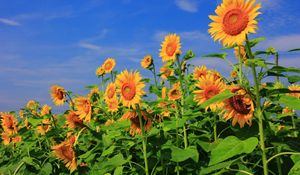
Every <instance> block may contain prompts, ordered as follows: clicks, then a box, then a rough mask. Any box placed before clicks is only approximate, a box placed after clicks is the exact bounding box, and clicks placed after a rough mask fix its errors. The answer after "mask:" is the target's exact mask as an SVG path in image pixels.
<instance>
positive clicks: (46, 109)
mask: <svg viewBox="0 0 300 175" xmlns="http://www.w3.org/2000/svg"><path fill="white" fill-rule="evenodd" d="M50 112H51V107H50V106H48V105H44V106H43V107H42V109H41V115H48V114H50Z"/></svg>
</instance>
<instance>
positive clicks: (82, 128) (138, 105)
mask: <svg viewBox="0 0 300 175" xmlns="http://www.w3.org/2000/svg"><path fill="white" fill-rule="evenodd" d="M260 9H261V4H260V3H256V2H255V0H246V1H245V0H223V2H222V3H221V4H220V5H219V6H218V7H217V8H216V10H215V13H216V14H215V15H210V16H209V18H210V19H211V20H212V22H211V23H210V24H209V29H208V32H209V33H210V34H211V37H212V38H213V39H214V40H215V41H220V43H221V44H222V45H223V49H222V51H220V53H214V54H209V55H205V56H204V57H211V59H214V58H217V59H223V60H224V63H228V64H230V66H231V67H232V72H231V76H230V77H224V76H223V75H222V74H221V73H219V72H218V71H217V70H212V69H209V68H207V67H206V66H205V65H202V66H194V65H191V64H189V61H190V60H192V59H194V58H195V54H194V53H193V51H191V50H188V51H187V52H186V53H183V52H182V51H181V49H182V48H181V47H182V46H181V41H180V36H178V35H177V34H169V35H167V36H165V39H164V41H162V44H161V49H160V50H159V57H160V58H159V59H162V61H163V62H164V65H163V66H161V67H160V68H159V69H157V67H156V66H155V62H156V61H157V59H158V58H157V59H156V58H153V57H152V56H151V55H146V56H145V57H144V58H143V59H141V69H146V70H148V71H150V72H151V73H152V74H153V78H151V79H146V78H143V77H142V75H141V74H140V73H139V71H138V70H123V71H121V72H118V71H116V70H114V67H115V65H116V64H117V63H116V60H115V59H114V58H107V59H106V60H105V62H104V63H103V64H102V65H101V66H99V68H98V69H97V70H96V71H95V72H96V76H97V77H98V78H99V83H98V82H96V83H98V85H90V86H87V88H89V89H90V93H89V94H87V95H84V96H82V95H77V94H76V93H74V92H70V91H68V90H67V89H65V88H64V87H62V86H60V85H53V86H52V87H51V88H50V96H49V98H50V97H51V99H52V101H53V103H54V104H55V105H57V106H62V105H65V106H68V109H67V110H65V112H63V113H60V114H53V113H52V111H51V106H49V105H46V104H45V105H42V104H39V103H38V102H36V101H33V100H30V101H29V102H28V103H27V105H26V106H25V107H24V108H22V109H20V110H19V111H14V112H1V113H0V116H1V129H0V133H1V146H0V150H1V151H0V174H43V175H46V174H97V175H102V174H103V175H110V174H111V175H119V174H136V175H138V174H146V175H150V174H151V175H155V174H157V175H158V174H162V175H167V174H169V175H173V174H178V175H179V174H191V175H192V174H237V175H242V174H245V175H253V174H264V175H268V174H272V175H283V174H289V175H299V174H300V138H299V126H300V118H299V110H300V85H299V84H297V83H298V82H299V81H300V75H299V73H300V68H297V67H283V66H281V65H279V61H278V60H279V54H278V52H277V51H276V48H272V47H270V48H268V49H267V50H257V49H256V46H257V45H259V44H260V41H262V40H264V38H255V36H254V35H253V34H254V33H255V32H256V30H257V23H258V20H257V17H258V16H259V15H260ZM250 38H251V39H250ZM297 51H300V48H291V50H289V51H288V52H297ZM229 53H234V55H235V57H236V62H231V61H229V59H228V58H227V57H228V55H229ZM155 54H157V53H155Z"/></svg>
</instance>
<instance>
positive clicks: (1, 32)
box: [0, 0, 300, 111]
mask: <svg viewBox="0 0 300 175" xmlns="http://www.w3.org/2000/svg"><path fill="white" fill-rule="evenodd" d="M260 2H262V5H263V9H262V13H263V14H262V15H260V18H261V20H260V21H259V30H258V31H257V34H255V35H252V36H251V37H261V36H264V37H266V38H267V40H266V41H264V42H263V43H262V44H261V45H260V46H259V48H257V49H263V48H267V47H269V46H274V47H275V48H277V49H278V50H279V51H281V60H280V62H281V63H282V64H283V65H285V66H294V67H299V65H300V64H299V59H300V55H299V54H297V53H294V54H291V53H286V52H284V51H286V50H289V49H292V48H299V47H300V30H299V29H300V20H299V19H300V13H299V11H300V2H299V1H296V0H260ZM220 3H221V0H151V1H141V0H98V1H97V0H73V1H67V0H43V1H41V0H30V1H28V0H15V1H8V0H0V4H1V5H0V46H1V47H0V82H1V83H0V111H11V110H18V109H19V108H21V107H22V106H24V105H26V103H27V101H28V100H30V99H33V100H37V101H39V102H40V103H41V104H45V103H47V104H50V105H52V102H51V99H50V96H49V88H50V86H51V85H52V84H59V85H61V86H64V87H65V88H66V89H68V90H71V91H73V92H75V93H77V94H81V95H85V94H86V93H87V90H86V89H85V88H84V86H86V85H89V84H96V83H98V82H99V80H98V79H97V78H96V76H95V69H96V68H97V67H98V66H99V65H101V64H102V63H103V61H104V60H105V58H106V57H114V58H115V59H116V61H117V67H116V68H117V70H119V71H120V70H123V69H125V68H127V69H140V66H139V61H140V59H141V58H143V56H144V55H146V54H152V55H153V57H154V58H155V62H156V63H157V65H161V61H160V58H158V50H159V48H160V43H161V41H162V40H163V37H164V35H166V34H168V33H177V34H179V35H180V36H181V39H182V46H183V50H184V51H185V50H187V49H192V50H193V51H194V52H195V53H196V54H197V55H198V57H197V58H196V59H194V60H193V61H192V62H191V63H192V64H195V65H201V64H206V65H207V66H208V67H209V68H215V69H217V70H219V71H220V72H223V73H225V75H226V74H227V75H228V72H229V71H230V68H229V67H228V66H226V64H224V63H225V62H224V61H223V60H216V59H211V58H201V57H200V56H201V55H205V54H209V53H216V52H218V51H219V49H220V48H221V45H220V44H219V43H214V42H213V41H212V39H210V36H209V35H208V33H207V30H208V24H209V23H210V20H209V18H208V15H210V14H214V9H215V8H216V6H217V5H218V4H220ZM232 60H233V61H234V59H232ZM141 72H142V74H143V75H144V76H146V77H147V76H149V74H148V73H147V72H145V71H143V70H141Z"/></svg>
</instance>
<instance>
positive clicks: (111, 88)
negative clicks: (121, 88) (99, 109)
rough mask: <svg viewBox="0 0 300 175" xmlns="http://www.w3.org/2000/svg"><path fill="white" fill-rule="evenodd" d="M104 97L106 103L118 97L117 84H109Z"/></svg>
mask: <svg viewBox="0 0 300 175" xmlns="http://www.w3.org/2000/svg"><path fill="white" fill-rule="evenodd" d="M104 96H105V101H109V100H111V99H113V98H115V97H116V96H117V95H116V85H115V83H109V84H108V85H107V87H106V90H105V94H104Z"/></svg>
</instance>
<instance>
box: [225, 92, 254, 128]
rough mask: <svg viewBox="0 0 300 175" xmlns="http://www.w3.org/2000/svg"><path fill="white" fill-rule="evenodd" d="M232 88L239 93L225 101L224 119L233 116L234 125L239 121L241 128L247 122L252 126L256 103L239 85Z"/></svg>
mask: <svg viewBox="0 0 300 175" xmlns="http://www.w3.org/2000/svg"><path fill="white" fill-rule="evenodd" d="M230 90H231V92H233V93H236V94H237V95H235V96H233V97H230V98H229V99H226V100H225V101H224V104H225V105H224V110H223V112H224V116H223V117H224V119H225V120H229V119H231V118H233V120H232V126H234V125H235V124H236V123H239V125H240V127H241V128H242V127H244V125H245V123H247V124H248V125H249V126H251V124H252V118H253V113H254V103H253V100H252V99H251V96H250V95H249V94H248V93H247V92H246V91H245V90H244V89H242V88H241V87H238V86H232V87H230Z"/></svg>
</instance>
